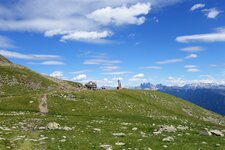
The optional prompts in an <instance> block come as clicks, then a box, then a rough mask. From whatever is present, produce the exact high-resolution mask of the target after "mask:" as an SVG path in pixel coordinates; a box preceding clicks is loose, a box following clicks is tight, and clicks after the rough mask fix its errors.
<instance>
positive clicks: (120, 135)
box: [113, 133, 126, 137]
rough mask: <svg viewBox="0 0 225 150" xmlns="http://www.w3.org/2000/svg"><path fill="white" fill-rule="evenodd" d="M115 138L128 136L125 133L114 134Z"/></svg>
mask: <svg viewBox="0 0 225 150" xmlns="http://www.w3.org/2000/svg"><path fill="white" fill-rule="evenodd" d="M113 135H114V136H119V137H124V136H126V134H125V133H113Z"/></svg>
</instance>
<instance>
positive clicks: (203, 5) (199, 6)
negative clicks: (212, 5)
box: [190, 3, 205, 11]
mask: <svg viewBox="0 0 225 150" xmlns="http://www.w3.org/2000/svg"><path fill="white" fill-rule="evenodd" d="M204 7H205V4H202V3H199V4H195V5H193V6H192V7H191V9H190V11H195V10H197V9H201V8H204Z"/></svg>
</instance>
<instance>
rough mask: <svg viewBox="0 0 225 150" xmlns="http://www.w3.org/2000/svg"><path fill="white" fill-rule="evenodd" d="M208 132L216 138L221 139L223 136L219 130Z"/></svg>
mask: <svg viewBox="0 0 225 150" xmlns="http://www.w3.org/2000/svg"><path fill="white" fill-rule="evenodd" d="M210 132H211V133H212V134H213V135H216V136H222V137H223V136H224V134H223V133H222V132H221V131H219V130H210Z"/></svg>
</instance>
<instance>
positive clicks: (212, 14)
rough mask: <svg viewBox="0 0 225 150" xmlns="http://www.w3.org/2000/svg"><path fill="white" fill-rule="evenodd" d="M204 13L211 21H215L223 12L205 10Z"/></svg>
mask: <svg viewBox="0 0 225 150" xmlns="http://www.w3.org/2000/svg"><path fill="white" fill-rule="evenodd" d="M202 11H203V12H205V15H206V16H207V17H208V18H209V19H214V18H216V17H217V16H218V15H219V14H220V13H221V11H219V10H218V9H216V8H210V9H204V10H202Z"/></svg>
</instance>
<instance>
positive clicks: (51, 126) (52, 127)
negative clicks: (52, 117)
mask: <svg viewBox="0 0 225 150" xmlns="http://www.w3.org/2000/svg"><path fill="white" fill-rule="evenodd" d="M59 128H60V124H58V123H56V122H50V123H48V124H47V129H49V130H57V129H59Z"/></svg>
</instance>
